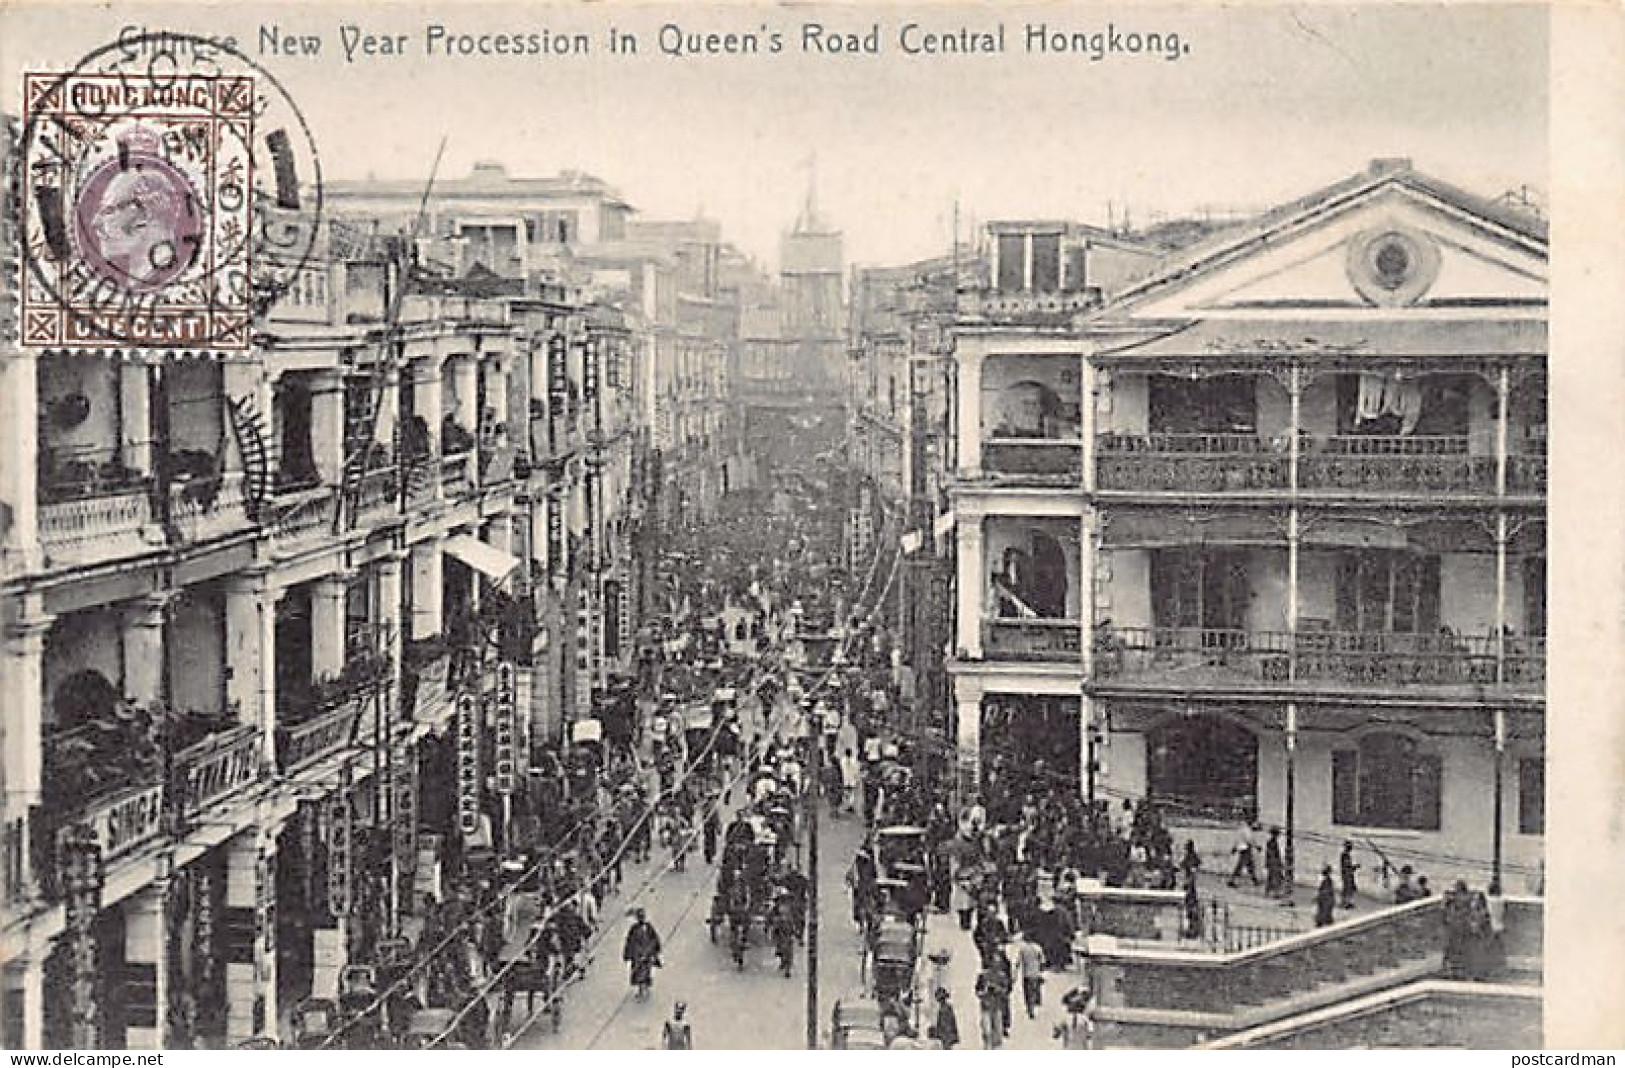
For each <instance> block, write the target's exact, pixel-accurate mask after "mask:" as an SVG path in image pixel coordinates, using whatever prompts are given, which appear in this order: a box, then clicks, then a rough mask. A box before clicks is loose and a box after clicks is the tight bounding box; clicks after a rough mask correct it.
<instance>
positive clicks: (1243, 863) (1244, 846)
mask: <svg viewBox="0 0 1625 1068" xmlns="http://www.w3.org/2000/svg"><path fill="white" fill-rule="evenodd" d="M1257 833H1258V825H1257V824H1252V825H1250V826H1243V827H1242V828H1241V829H1240V830H1239V831H1237V832H1236V843H1235V845H1233V846H1231V847H1230V852H1231V853H1233V854H1235V857H1236V866H1235V868H1234V870H1232V871H1231V872H1230V885H1231V886H1235V885H1236V880H1238V879H1240V878H1241V873H1242V872H1246V873H1247V877H1248V878H1249V879H1251V880H1252V881H1253V885H1254V886H1257V885H1258V864H1257V862H1256V861H1255V860H1254V859H1253V840H1254V837H1255V836H1256V835H1257Z"/></svg>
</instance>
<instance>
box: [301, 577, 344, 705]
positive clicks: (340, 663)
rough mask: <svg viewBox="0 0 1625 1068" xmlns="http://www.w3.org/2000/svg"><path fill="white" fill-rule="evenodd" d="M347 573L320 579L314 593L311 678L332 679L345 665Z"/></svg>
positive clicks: (311, 615)
mask: <svg viewBox="0 0 1625 1068" xmlns="http://www.w3.org/2000/svg"><path fill="white" fill-rule="evenodd" d="M348 586H349V583H348V581H347V576H345V575H343V574H339V575H326V576H323V577H322V578H320V579H317V580H316V585H315V588H314V589H313V590H312V591H311V595H310V676H311V680H312V681H313V682H314V681H318V680H321V679H326V678H331V677H333V676H334V675H337V674H338V673H339V672H340V671H341V670H343V668H344V654H345V649H344V596H345V592H346V591H347V589H348Z"/></svg>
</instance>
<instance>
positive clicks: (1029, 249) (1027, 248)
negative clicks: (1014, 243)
mask: <svg viewBox="0 0 1625 1068" xmlns="http://www.w3.org/2000/svg"><path fill="white" fill-rule="evenodd" d="M1021 291H1022V292H1023V293H1031V292H1032V291H1033V235H1032V234H1030V233H1029V234H1022V235H1021Z"/></svg>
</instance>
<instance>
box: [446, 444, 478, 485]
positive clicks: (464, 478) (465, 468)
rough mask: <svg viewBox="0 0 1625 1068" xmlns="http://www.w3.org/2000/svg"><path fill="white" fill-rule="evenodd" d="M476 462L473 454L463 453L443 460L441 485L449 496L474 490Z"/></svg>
mask: <svg viewBox="0 0 1625 1068" xmlns="http://www.w3.org/2000/svg"><path fill="white" fill-rule="evenodd" d="M475 462H476V461H475V456H474V453H473V452H462V453H458V454H457V455H456V456H447V457H444V458H442V459H441V461H440V484H441V486H443V487H444V488H445V492H446V495H447V496H451V495H454V494H460V493H465V492H467V491H468V490H471V489H473V488H474V464H475Z"/></svg>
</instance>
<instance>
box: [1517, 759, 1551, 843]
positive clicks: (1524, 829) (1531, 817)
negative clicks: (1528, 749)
mask: <svg viewBox="0 0 1625 1068" xmlns="http://www.w3.org/2000/svg"><path fill="white" fill-rule="evenodd" d="M1518 833H1519V834H1545V833H1546V760H1545V758H1544V757H1525V758H1524V759H1522V760H1520V761H1518Z"/></svg>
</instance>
